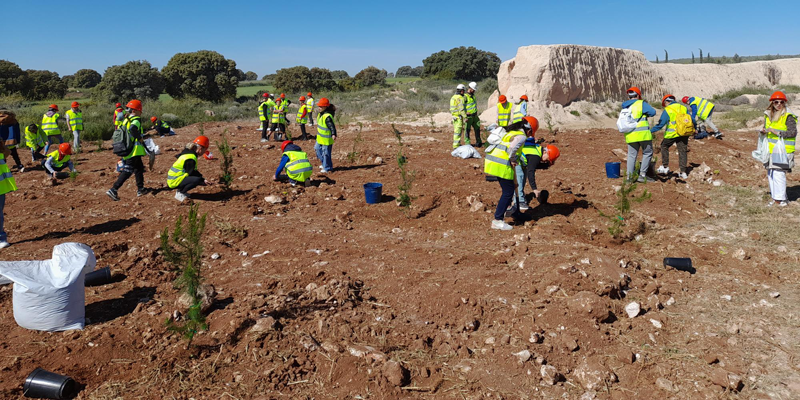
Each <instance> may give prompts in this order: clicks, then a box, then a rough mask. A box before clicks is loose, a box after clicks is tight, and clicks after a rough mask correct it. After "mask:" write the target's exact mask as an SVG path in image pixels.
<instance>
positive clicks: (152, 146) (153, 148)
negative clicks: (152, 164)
mask: <svg viewBox="0 0 800 400" xmlns="http://www.w3.org/2000/svg"><path fill="white" fill-rule="evenodd" d="M144 147H146V148H147V152H148V153H150V154H153V155H159V154H161V149H159V147H158V145H157V144H156V142H155V140H153V139H145V141H144Z"/></svg>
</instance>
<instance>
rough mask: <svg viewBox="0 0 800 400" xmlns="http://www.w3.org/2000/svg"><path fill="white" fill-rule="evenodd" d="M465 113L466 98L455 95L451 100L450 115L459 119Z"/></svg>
mask: <svg viewBox="0 0 800 400" xmlns="http://www.w3.org/2000/svg"><path fill="white" fill-rule="evenodd" d="M463 112H464V96H462V95H460V94H454V95H453V97H451V98H450V114H451V115H452V116H454V117H459V116H461V115H462V113H463Z"/></svg>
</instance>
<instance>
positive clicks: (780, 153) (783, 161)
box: [771, 138, 792, 169]
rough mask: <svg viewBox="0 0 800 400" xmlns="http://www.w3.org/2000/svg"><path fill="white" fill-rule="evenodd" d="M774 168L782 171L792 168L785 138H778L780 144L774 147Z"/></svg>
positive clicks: (772, 157)
mask: <svg viewBox="0 0 800 400" xmlns="http://www.w3.org/2000/svg"><path fill="white" fill-rule="evenodd" d="M771 160H772V166H773V167H775V168H780V169H790V168H792V166H791V165H790V164H789V155H788V154H786V144H785V143H784V142H783V138H778V143H775V145H774V146H773V147H772V156H771Z"/></svg>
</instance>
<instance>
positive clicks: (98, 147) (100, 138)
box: [94, 137, 103, 153]
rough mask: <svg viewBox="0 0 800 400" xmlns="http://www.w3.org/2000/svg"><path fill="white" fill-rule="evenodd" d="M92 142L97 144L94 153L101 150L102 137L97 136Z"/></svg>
mask: <svg viewBox="0 0 800 400" xmlns="http://www.w3.org/2000/svg"><path fill="white" fill-rule="evenodd" d="M94 143H95V144H96V145H97V150H95V152H96V153H99V152H101V151H103V138H102V137H99V138H97V140H96V141H95V142H94Z"/></svg>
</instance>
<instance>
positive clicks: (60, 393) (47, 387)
mask: <svg viewBox="0 0 800 400" xmlns="http://www.w3.org/2000/svg"><path fill="white" fill-rule="evenodd" d="M77 386H78V385H77V384H75V381H74V380H72V378H70V377H68V376H64V375H59V374H56V373H53V372H50V371H46V370H43V369H41V368H36V369H35V370H33V372H31V373H30V375H28V377H27V378H25V385H24V386H23V387H22V394H23V395H24V396H25V397H31V398H39V399H70V398H73V397H75V395H76V394H77V393H76V392H77V390H76V389H77Z"/></svg>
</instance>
